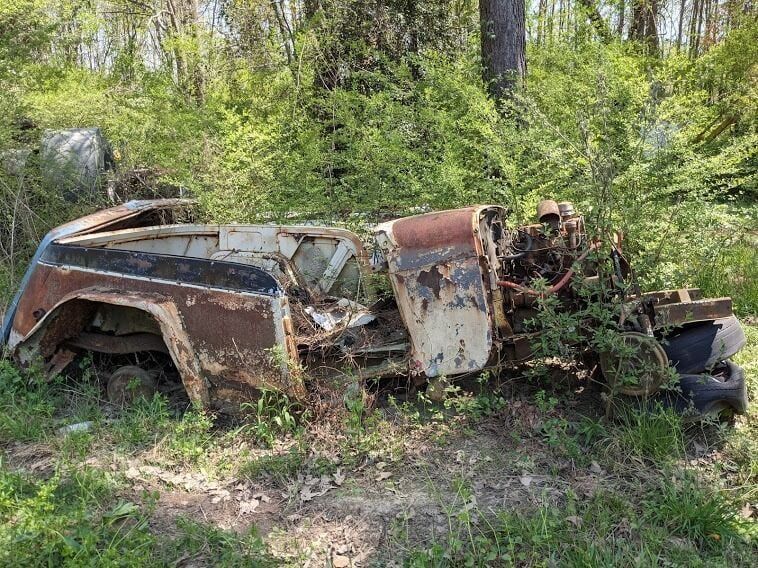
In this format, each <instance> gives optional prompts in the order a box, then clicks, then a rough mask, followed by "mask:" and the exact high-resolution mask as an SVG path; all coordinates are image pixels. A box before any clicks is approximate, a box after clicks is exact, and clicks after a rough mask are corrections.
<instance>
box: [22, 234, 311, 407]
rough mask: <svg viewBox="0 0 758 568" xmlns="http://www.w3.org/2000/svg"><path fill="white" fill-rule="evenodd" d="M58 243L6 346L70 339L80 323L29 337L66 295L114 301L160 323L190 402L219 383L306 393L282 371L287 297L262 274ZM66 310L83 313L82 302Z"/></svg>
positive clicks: (288, 355) (45, 349)
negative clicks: (121, 254)
mask: <svg viewBox="0 0 758 568" xmlns="http://www.w3.org/2000/svg"><path fill="white" fill-rule="evenodd" d="M56 247H57V248H53V249H52V252H51V253H50V254H49V255H48V256H47V259H46V260H47V262H46V261H45V259H43V261H41V262H40V263H39V265H38V267H37V269H36V270H35V272H34V274H33V276H32V278H31V280H30V283H29V286H28V287H27V290H26V292H25V294H24V295H23V297H22V300H21V302H20V303H19V307H18V312H17V316H16V318H15V320H14V327H13V332H12V340H11V342H10V346H11V347H12V348H13V347H16V346H18V345H19V344H22V343H26V344H30V345H31V344H33V345H36V347H37V349H38V350H41V352H40V354H41V355H42V356H44V357H50V356H52V355H53V353H51V352H50V350H51V349H54V345H53V343H55V344H58V343H61V342H65V341H66V340H68V339H71V338H73V337H75V336H77V335H78V334H79V333H80V332H81V330H82V327H83V325H84V322H83V321H77V322H74V324H72V322H70V321H66V320H65V319H64V320H63V321H62V323H61V327H62V329H61V330H60V331H56V335H55V336H54V337H52V338H50V339H43V338H45V337H46V336H47V335H48V334H47V333H45V334H44V335H42V336H41V337H40V338H39V340H38V341H36V342H35V341H32V340H30V338H32V337H33V336H34V334H35V332H36V331H37V329H40V328H41V327H42V326H44V325H46V324H47V323H50V324H53V323H54V322H55V321H56V318H53V319H51V321H50V322H47V321H46V320H47V319H48V318H47V316H48V315H49V314H51V312H53V311H55V310H56V308H57V307H58V306H60V305H61V304H64V303H65V302H67V301H71V300H77V301H79V302H82V301H87V302H105V303H113V304H118V305H124V306H130V307H135V308H138V309H143V310H145V311H148V312H150V313H151V314H152V315H153V316H154V317H155V318H156V319H157V320H158V322H159V324H160V326H161V331H162V334H163V337H164V341H165V342H166V344H167V347H168V349H169V352H170V353H171V355H172V358H173V359H174V362H175V364H176V365H177V368H178V369H179V371H180V373H181V375H182V379H183V381H184V383H185V387H186V388H187V391H188V392H189V394H190V397H191V398H192V399H193V400H196V401H197V402H201V403H206V404H207V403H208V402H210V403H211V404H213V403H214V397H215V394H214V393H215V392H216V391H218V392H221V391H220V390H219V389H220V388H221V387H222V386H224V385H225V384H227V386H228V385H232V388H237V389H240V388H241V389H250V388H261V387H266V388H273V389H277V390H281V391H282V392H285V393H287V394H289V395H291V396H293V397H296V398H302V397H304V396H305V390H304V386H303V384H302V380H301V378H300V377H297V376H295V375H294V374H293V373H291V372H290V366H291V359H292V357H293V356H294V357H296V356H297V353H296V351H295V352H294V354H293V353H292V352H291V351H290V349H291V348H292V346H291V342H287V341H286V333H287V332H286V330H285V325H286V324H285V320H286V318H287V317H288V305H287V302H286V298H285V297H283V296H282V293H281V290H279V288H278V285H277V284H276V282H275V280H273V279H272V278H271V277H270V276H268V275H266V274H265V273H263V272H262V271H260V270H258V269H255V268H254V267H248V266H241V265H232V266H223V265H225V264H228V263H220V262H212V261H205V260H203V261H200V260H199V259H194V261H193V259H181V260H179V261H177V259H175V258H171V257H161V256H160V255H149V254H137V255H131V254H128V253H124V254H127V256H128V257H130V258H120V257H119V256H118V253H122V252H123V251H114V250H106V249H89V250H87V249H80V250H76V251H72V250H69V249H68V248H67V247H63V246H60V245H56ZM71 248H77V247H71ZM80 253H86V254H85V256H84V257H81V256H80ZM113 253H116V255H115V256H114V254H113ZM77 262H83V263H84V264H86V266H79V265H77V264H76V263H77ZM122 262H123V264H121V263H122ZM120 266H121V268H119V267H120ZM224 269H228V271H225V270H224ZM119 270H121V272H119ZM74 311H76V313H83V312H82V310H81V306H77V309H76V310H74ZM35 314H36V315H35ZM84 319H86V317H85V318H84ZM38 320H39V321H38ZM278 349H281V353H278V351H277V350H278ZM235 385H236V386H235Z"/></svg>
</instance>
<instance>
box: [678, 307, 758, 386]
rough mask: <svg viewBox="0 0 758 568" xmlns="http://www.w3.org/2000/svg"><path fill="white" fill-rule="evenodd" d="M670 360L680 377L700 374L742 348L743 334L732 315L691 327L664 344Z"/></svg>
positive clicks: (743, 343) (743, 342)
mask: <svg viewBox="0 0 758 568" xmlns="http://www.w3.org/2000/svg"><path fill="white" fill-rule="evenodd" d="M663 343H664V345H663V349H664V351H666V355H668V358H669V361H670V362H671V364H672V365H673V366H674V367H675V368H676V370H677V371H678V372H679V373H681V374H685V375H686V374H693V373H702V372H704V371H708V370H710V369H712V368H713V367H714V366H715V365H716V364H717V363H718V362H719V361H723V360H724V359H728V358H729V357H732V356H733V355H735V354H736V353H737V352H738V351H739V350H740V349H742V348H743V347H744V346H745V343H746V339H745V332H744V331H743V329H742V326H741V325H740V322H739V320H738V319H737V318H736V317H734V316H729V317H728V318H720V319H716V320H713V321H709V322H705V323H699V324H694V325H691V326H688V327H685V328H684V329H681V330H677V331H675V332H674V333H673V334H672V335H670V336H668V337H667V338H666V341H664V342H663Z"/></svg>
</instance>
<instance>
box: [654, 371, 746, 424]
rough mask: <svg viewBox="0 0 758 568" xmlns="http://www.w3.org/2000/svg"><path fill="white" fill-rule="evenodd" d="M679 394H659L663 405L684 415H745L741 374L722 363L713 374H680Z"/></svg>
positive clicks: (744, 393) (744, 396) (743, 375)
mask: <svg viewBox="0 0 758 568" xmlns="http://www.w3.org/2000/svg"><path fill="white" fill-rule="evenodd" d="M679 387H680V388H681V391H682V392H681V393H677V392H673V391H670V392H667V393H661V395H659V396H660V400H661V401H662V402H663V403H664V405H665V406H668V407H670V408H673V409H674V410H676V411H678V412H680V413H684V414H686V413H687V412H691V410H692V409H693V408H694V410H695V411H697V414H699V415H708V414H712V413H720V412H721V411H722V410H725V409H730V410H732V411H733V412H734V413H735V414H745V412H747V403H748V400H747V386H746V384H745V373H744V371H743V370H742V368H741V367H740V366H739V365H736V364H735V363H732V362H731V361H724V363H723V364H722V365H719V367H718V368H717V369H716V372H715V373H714V374H713V375H708V374H701V375H692V374H685V375H681V378H680V379H679Z"/></svg>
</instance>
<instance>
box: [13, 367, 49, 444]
mask: <svg viewBox="0 0 758 568" xmlns="http://www.w3.org/2000/svg"><path fill="white" fill-rule="evenodd" d="M57 398H58V394H57V393H56V391H55V388H54V384H51V383H50V381H49V380H48V379H47V378H46V377H45V376H44V374H43V373H42V370H41V369H40V368H37V367H30V368H29V369H26V370H20V369H18V368H17V367H16V366H15V365H13V364H12V363H11V362H10V361H8V360H6V359H0V441H2V442H7V441H11V440H36V439H39V438H41V437H44V436H45V434H46V433H47V432H49V431H50V429H51V427H52V426H53V421H52V417H53V414H54V412H55V408H56V400H57Z"/></svg>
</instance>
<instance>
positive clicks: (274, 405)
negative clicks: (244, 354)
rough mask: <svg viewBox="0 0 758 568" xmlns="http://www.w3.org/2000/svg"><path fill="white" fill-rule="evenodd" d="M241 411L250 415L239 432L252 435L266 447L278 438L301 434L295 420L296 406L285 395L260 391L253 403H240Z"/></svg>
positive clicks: (300, 429) (300, 428)
mask: <svg viewBox="0 0 758 568" xmlns="http://www.w3.org/2000/svg"><path fill="white" fill-rule="evenodd" d="M242 411H243V412H244V413H247V412H249V413H250V414H249V420H248V423H247V424H245V425H244V426H243V427H242V428H241V429H240V432H244V433H246V434H252V436H253V437H254V438H255V440H257V441H258V442H261V443H263V444H264V445H266V446H268V447H271V446H272V445H273V443H274V440H276V438H277V437H279V436H297V435H298V434H300V433H301V432H302V427H301V426H299V425H298V422H297V419H296V418H295V416H296V411H297V404H296V403H295V402H292V401H290V399H289V397H288V396H287V395H285V394H282V393H279V392H276V391H267V390H264V391H261V393H260V396H259V397H258V400H256V401H255V402H244V403H242Z"/></svg>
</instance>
